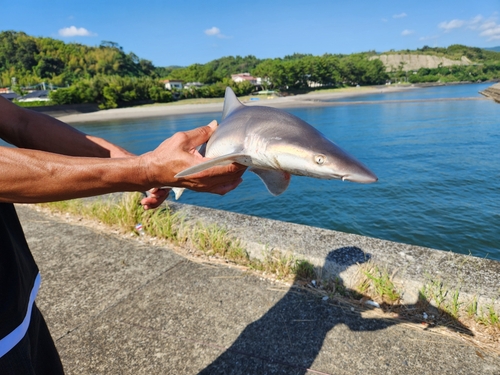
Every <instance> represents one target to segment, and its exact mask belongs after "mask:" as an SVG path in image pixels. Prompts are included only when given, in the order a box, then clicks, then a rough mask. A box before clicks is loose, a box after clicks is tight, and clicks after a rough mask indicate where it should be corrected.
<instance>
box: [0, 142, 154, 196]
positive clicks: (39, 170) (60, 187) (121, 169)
mask: <svg viewBox="0 0 500 375" xmlns="http://www.w3.org/2000/svg"><path fill="white" fill-rule="evenodd" d="M151 187H153V186H149V181H148V180H147V175H146V173H145V172H144V168H142V165H141V157H128V158H113V159H108V158H89V157H85V158H82V157H69V156H64V155H56V154H52V153H47V152H43V151H33V150H26V149H12V148H6V147H0V201H1V202H11V203H40V202H49V201H54V200H64V199H72V198H81V197H87V196H92V195H99V194H105V193H111V192H117V191H141V190H147V189H149V188H151Z"/></svg>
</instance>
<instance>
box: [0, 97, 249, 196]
mask: <svg viewBox="0 0 500 375" xmlns="http://www.w3.org/2000/svg"><path fill="white" fill-rule="evenodd" d="M12 107H16V106H14V105H12V104H11V103H8V104H6V103H5V102H2V101H0V137H2V138H4V139H5V140H6V141H8V142H10V143H13V144H14V145H17V146H18V147H21V148H18V149H12V148H7V147H1V148H0V172H1V173H0V175H1V176H0V201H2V202H17V203H35V202H47V201H52V200H62V199H71V198H79V197H86V196H91V195H97V194H104V193H110V192H116V191H145V190H149V189H151V188H156V187H160V186H172V187H185V188H188V189H192V190H196V191H205V192H212V193H216V194H225V193H227V192H228V191H230V190H232V189H234V188H235V187H236V186H237V185H238V184H239V183H240V182H241V175H242V174H243V172H244V170H245V168H244V167H241V166H237V165H229V166H224V167H217V168H212V169H210V170H207V171H204V172H202V173H199V174H197V175H193V176H189V177H188V178H182V179H176V178H175V177H174V176H175V175H176V174H177V173H178V172H180V171H182V170H184V169H186V168H188V167H189V166H192V165H195V164H197V163H199V162H201V161H203V160H204V158H203V157H202V156H201V155H200V154H199V153H198V152H197V151H196V150H195V148H196V147H197V146H198V145H200V144H202V143H204V142H205V141H207V140H208V138H209V137H210V135H211V134H212V133H213V131H214V130H215V128H216V124H211V125H210V126H205V127H201V128H198V129H194V130H192V131H189V132H185V133H177V134H175V135H174V136H173V137H171V138H169V139H167V140H166V141H165V142H163V143H162V144H161V145H160V146H159V147H158V148H157V149H156V150H154V151H152V152H150V153H147V154H144V155H141V156H133V155H131V154H130V153H127V152H126V151H125V150H123V149H121V148H119V147H117V146H114V145H112V144H110V143H109V142H106V141H104V140H102V139H100V138H95V137H89V136H87V135H85V134H83V133H81V132H78V131H76V130H74V129H73V128H71V127H69V126H68V125H66V124H63V123H61V122H59V121H57V120H54V121H53V119H52V118H50V117H48V116H43V115H41V116H39V114H34V112H31V111H29V112H27V111H26V110H21V109H18V108H17V107H16V108H12ZM47 117H48V118H47ZM37 124H40V125H37ZM37 126H40V127H41V128H42V129H44V131H40V130H39V129H35V130H34V128H36V127H37ZM16 127H19V128H21V130H19V129H16ZM54 129H56V130H54ZM27 133H29V134H27ZM33 134H35V135H33ZM50 135H53V136H54V138H55V139H56V141H55V142H54V140H53V138H52V137H51V136H50ZM42 140H43V142H42ZM64 143H67V144H64ZM72 145H74V146H72ZM40 150H41V151H40ZM48 151H52V152H48ZM55 152H56V153H55ZM75 154H76V155H78V156H68V155H75Z"/></svg>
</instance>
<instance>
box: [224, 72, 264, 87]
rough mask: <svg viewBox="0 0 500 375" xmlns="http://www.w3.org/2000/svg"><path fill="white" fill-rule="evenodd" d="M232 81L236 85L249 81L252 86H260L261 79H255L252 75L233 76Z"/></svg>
mask: <svg viewBox="0 0 500 375" xmlns="http://www.w3.org/2000/svg"><path fill="white" fill-rule="evenodd" d="M231 79H232V80H233V81H234V82H236V83H238V82H244V81H248V82H250V83H251V84H252V85H259V84H260V78H255V77H253V76H251V75H250V73H239V74H231Z"/></svg>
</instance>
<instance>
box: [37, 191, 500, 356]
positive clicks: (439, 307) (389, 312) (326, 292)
mask: <svg viewBox="0 0 500 375" xmlns="http://www.w3.org/2000/svg"><path fill="white" fill-rule="evenodd" d="M141 198H142V195H141V194H140V193H128V194H125V195H123V197H122V199H121V200H119V201H115V202H113V201H112V200H110V199H100V200H94V201H89V200H80V199H79V200H71V201H63V202H55V203H45V204H41V206H42V207H45V208H48V209H50V210H51V211H53V212H55V211H57V212H63V213H71V214H73V215H78V216H79V217H82V216H83V217H85V218H87V219H92V220H98V221H99V223H100V224H101V225H102V224H104V225H107V226H112V227H113V228H118V229H119V230H120V231H122V232H123V233H131V234H132V235H135V236H138V235H139V233H138V232H137V230H136V225H137V224H138V223H141V224H142V229H143V231H144V233H145V237H144V238H145V240H147V241H150V240H153V239H154V241H168V242H169V243H171V244H174V245H176V246H177V248H178V249H181V251H183V252H184V253H188V254H189V255H190V256H196V257H200V256H202V257H205V258H206V259H209V260H214V261H217V260H219V261H223V262H225V263H228V262H229V263H233V264H236V265H238V266H242V267H246V268H247V269H248V270H250V271H256V272H259V273H261V274H262V275H266V276H268V277H272V278H275V279H278V280H286V281H291V280H292V279H293V282H294V284H295V286H296V287H300V288H304V289H305V290H308V291H310V292H312V293H314V294H316V295H318V297H320V298H321V299H323V300H325V301H328V300H333V301H336V303H345V304H348V305H350V306H351V310H352V309H358V310H359V311H367V310H371V311H372V313H373V312H375V313H377V314H379V315H380V316H381V317H382V318H385V319H397V320H401V319H403V320H404V321H408V322H414V323H418V324H419V325H421V326H423V327H424V328H425V329H431V328H434V329H438V330H439V328H440V327H441V328H442V330H439V331H438V332H442V333H445V332H449V330H451V331H452V332H456V333H458V334H459V335H460V338H461V339H465V340H469V341H471V343H472V344H474V345H477V346H478V347H480V348H482V349H485V350H488V351H491V352H494V353H497V354H500V346H499V345H500V342H499V341H498V337H499V335H500V318H499V313H498V312H497V311H496V310H495V307H494V303H493V301H492V303H490V304H485V305H483V306H479V305H478V299H477V297H472V299H471V300H464V299H463V298H462V297H461V296H460V290H459V289H453V288H449V287H447V286H446V285H444V284H443V283H442V282H441V281H439V279H438V278H431V277H430V276H429V277H428V280H427V281H426V282H425V283H424V285H423V286H422V288H421V289H420V290H419V298H418V301H417V303H416V304H414V305H406V304H402V303H401V297H402V295H403V293H404V291H402V290H401V289H400V288H399V287H398V285H397V283H396V282H395V281H394V279H393V276H394V274H393V273H390V272H389V271H388V270H387V269H384V268H381V267H379V266H377V265H376V264H374V263H372V262H371V261H368V262H366V263H363V264H360V265H358V267H359V268H358V275H359V276H358V278H357V280H356V281H355V282H354V283H353V284H354V286H351V288H347V287H346V286H345V285H344V283H343V281H342V279H340V278H339V277H338V276H333V277H332V276H327V275H324V274H323V273H322V270H321V268H318V267H315V266H314V265H313V264H311V263H310V262H309V261H307V260H306V259H301V258H297V257H296V256H294V255H293V254H283V253H281V252H280V251H278V250H275V249H264V250H263V257H262V258H261V259H255V258H251V257H250V256H249V254H248V252H247V251H246V250H245V248H244V246H243V244H242V243H241V241H240V240H239V239H238V238H237V237H234V236H233V235H232V234H231V233H230V232H229V231H228V230H226V229H225V228H222V227H220V226H217V225H214V224H211V225H206V224H203V223H200V222H193V221H189V220H186V218H185V217H183V216H182V215H180V214H179V213H178V212H173V211H172V210H171V209H170V208H169V207H168V206H167V207H166V208H162V209H156V210H150V211H144V210H143V209H142V206H141V205H140V204H139V201H140V199H141Z"/></svg>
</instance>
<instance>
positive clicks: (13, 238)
mask: <svg viewBox="0 0 500 375" xmlns="http://www.w3.org/2000/svg"><path fill="white" fill-rule="evenodd" d="M37 276H38V267H37V265H36V263H35V260H34V259H33V256H32V255H31V252H30V250H29V247H28V244H27V242H26V238H25V237H24V232H23V229H22V228H21V223H20V222H19V218H18V217H17V213H16V210H15V208H14V205H13V204H10V203H0V340H2V339H3V338H4V337H6V336H7V335H8V334H9V333H11V332H12V331H13V330H15V329H16V328H17V327H19V326H20V325H21V323H22V322H23V320H24V319H25V317H26V315H27V312H28V308H30V306H29V305H30V302H29V301H30V294H31V293H32V290H33V288H34V285H35V279H36V278H37Z"/></svg>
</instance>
